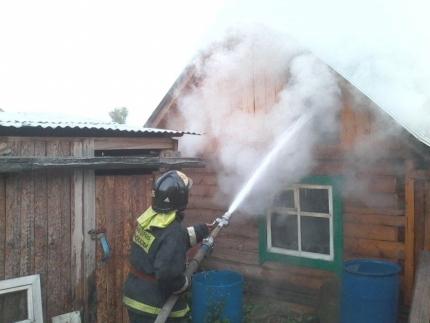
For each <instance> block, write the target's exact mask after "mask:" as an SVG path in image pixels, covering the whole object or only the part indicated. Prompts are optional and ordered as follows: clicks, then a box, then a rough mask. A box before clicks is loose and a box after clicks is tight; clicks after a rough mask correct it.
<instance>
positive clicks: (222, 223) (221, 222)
mask: <svg viewBox="0 0 430 323" xmlns="http://www.w3.org/2000/svg"><path fill="white" fill-rule="evenodd" d="M214 223H215V224H216V223H218V226H219V227H221V228H222V227H226V226H228V223H229V221H228V219H226V218H225V217H224V216H222V217H220V218H216V219H215V222H214Z"/></svg>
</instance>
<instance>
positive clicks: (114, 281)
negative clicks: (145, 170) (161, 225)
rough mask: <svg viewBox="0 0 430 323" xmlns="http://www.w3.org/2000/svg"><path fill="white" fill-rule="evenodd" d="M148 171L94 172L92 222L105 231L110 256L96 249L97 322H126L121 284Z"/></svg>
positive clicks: (146, 199)
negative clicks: (105, 173)
mask: <svg viewBox="0 0 430 323" xmlns="http://www.w3.org/2000/svg"><path fill="white" fill-rule="evenodd" d="M152 178H153V176H152V175H134V176H97V177H96V221H97V223H96V226H97V229H98V230H102V231H105V232H106V236H107V238H108V239H109V243H110V245H111V247H112V256H111V258H110V259H109V260H107V261H106V262H103V261H102V260H101V259H102V252H101V249H100V247H97V249H96V267H97V268H96V282H97V322H100V323H102V322H103V323H127V322H128V316H127V314H126V310H125V308H124V307H123V305H122V286H123V283H124V281H125V279H126V278H127V274H128V270H129V263H128V256H129V249H130V241H131V238H132V235H133V232H134V229H135V227H136V219H137V217H138V216H139V215H140V214H142V213H143V212H144V211H145V210H146V208H147V207H148V206H149V205H150V204H151V194H150V192H151V187H152Z"/></svg>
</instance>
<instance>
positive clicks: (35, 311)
mask: <svg viewBox="0 0 430 323" xmlns="http://www.w3.org/2000/svg"><path fill="white" fill-rule="evenodd" d="M0 321H1V322H5V323H9V322H10V323H12V322H15V323H16V322H18V323H27V322H35V323H42V322H43V315H42V301H41V294H40V278H39V275H33V276H26V277H20V278H14V279H8V280H3V281H0Z"/></svg>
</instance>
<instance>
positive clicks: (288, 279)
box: [151, 80, 428, 306]
mask: <svg viewBox="0 0 430 323" xmlns="http://www.w3.org/2000/svg"><path fill="white" fill-rule="evenodd" d="M282 81H283V80H280V82H281V83H282ZM281 83H280V84H277V85H276V84H275V85H274V84H270V82H261V83H259V82H255V83H254V87H253V88H252V89H250V90H249V91H244V92H243V93H242V94H239V95H240V96H241V97H239V98H238V103H237V104H236V106H237V107H238V108H240V109H242V110H244V111H248V112H249V113H255V111H258V110H259V109H266V108H267V106H270V105H271V104H273V102H275V101H276V97H277V94H278V93H279V91H280V89H281V88H282V84H281ZM255 84H264V86H256V87H255ZM364 102H366V103H365V104H361V105H360V106H356V105H354V102H353V101H352V100H351V98H350V97H349V94H348V93H346V94H345V93H344V97H343V106H342V109H341V111H340V113H339V126H340V129H339V137H338V141H337V142H335V143H333V142H330V143H324V142H322V143H320V144H319V145H318V146H317V147H316V148H315V159H316V161H317V162H316V166H315V168H314V169H313V170H312V172H311V174H310V175H324V176H340V177H342V178H343V182H344V185H343V187H342V191H343V192H342V204H343V210H342V218H343V220H342V221H343V239H342V240H343V255H342V257H343V259H344V260H347V259H350V258H358V257H360V258H362V257H366V258H378V259H386V260H390V261H394V262H397V263H399V264H400V265H401V266H402V268H403V270H404V269H405V259H406V263H408V264H409V265H408V266H406V267H408V269H407V270H406V272H407V276H408V277H409V278H406V279H405V278H404V271H402V293H403V294H405V298H404V300H405V302H406V304H408V302H409V299H408V298H410V294H411V290H412V286H413V275H414V272H415V265H416V264H415V261H414V258H412V259H410V258H411V257H410V254H411V252H410V251H409V252H407V250H406V249H405V236H407V234H406V233H405V231H406V217H405V213H406V211H405V208H406V201H405V198H406V193H405V181H406V176H407V174H406V166H405V165H406V163H407V160H412V161H415V162H416V163H422V155H421V153H417V149H416V147H415V146H416V145H417V140H416V139H415V138H411V136H410V135H409V134H407V133H406V131H404V130H402V129H401V128H400V126H398V125H397V124H396V123H395V121H394V120H392V119H391V118H390V117H388V116H387V115H385V114H384V112H382V111H381V110H380V108H379V107H377V106H375V105H374V104H371V102H370V101H369V100H367V101H366V100H364ZM164 110H165V111H164V115H163V116H161V117H160V118H159V119H158V120H156V123H154V124H151V126H157V127H163V126H164V127H176V128H181V127H183V126H184V125H183V123H182V121H181V118H180V117H179V118H175V116H177V115H179V114H180V113H179V111H178V107H177V102H176V101H175V100H173V101H171V102H169V103H168V104H167V105H166V106H165V109H164ZM172 119H173V120H174V121H172ZM175 122H176V123H175ZM385 127H387V129H393V131H391V132H388V133H389V134H387V133H385V132H384V131H381V130H385ZM208 146H211V147H214V146H215V145H212V144H211V145H208ZM179 149H181V148H180V145H179ZM366 149H367V151H366ZM418 150H419V149H418ZM369 153H375V154H376V156H374V157H372V156H370V155H367V154H369ZM425 154H427V155H428V149H427V152H426V153H425ZM203 156H206V158H207V160H208V164H210V163H211V162H213V163H212V166H211V167H207V169H205V170H189V171H188V173H189V175H190V176H191V177H192V178H193V180H194V183H195V185H194V186H193V189H192V191H191V198H190V203H189V207H188V212H187V214H188V216H187V218H186V222H188V223H193V222H201V221H203V220H204V221H210V220H213V219H214V218H215V217H217V216H219V215H221V214H222V213H223V212H225V210H226V209H227V208H228V205H227V203H228V201H219V200H216V198H215V196H216V192H217V191H218V190H219V188H218V186H217V166H216V163H215V162H214V159H213V152H211V148H209V149H208V152H205V153H204V154H203ZM369 157H370V158H369ZM424 187H425V188H426V190H428V184H427V186H424ZM426 194H427V193H426ZM421 195H422V194H421ZM421 195H419V196H418V197H417V198H418V199H419V198H420V196H421ZM426 196H428V194H427V195H426ZM421 197H422V196H421ZM426 205H427V204H426ZM423 207H426V208H428V206H423ZM258 221H259V220H258V219H257V218H252V217H251V218H250V217H240V216H235V217H234V218H233V220H232V223H231V225H230V227H229V228H227V229H226V230H223V231H222V233H221V234H220V236H219V239H217V242H216V248H215V250H214V252H213V254H212V256H211V257H210V259H208V260H207V261H206V262H205V266H206V267H208V268H224V269H225V268H230V269H232V270H238V271H240V272H242V273H243V274H244V275H245V277H246V278H247V282H248V288H249V290H251V291H252V290H254V291H256V292H257V293H258V294H262V293H263V294H264V293H266V294H268V295H272V296H275V295H281V296H282V297H284V299H286V300H289V301H292V302H294V303H301V304H306V305H311V306H316V305H317V303H318V294H319V291H320V288H321V286H322V285H323V284H324V283H325V282H326V281H327V280H329V279H331V278H333V277H335V276H336V274H335V273H333V272H330V271H324V270H318V269H313V268H305V267H298V266H294V265H286V264H282V263H276V262H264V263H261V259H260V257H259V245H258V243H259V242H258V241H259V230H258ZM415 230H416V225H414V228H413V229H411V230H409V232H410V231H413V232H415ZM409 235H410V234H409ZM417 239H418V240H419V239H421V240H419V241H418V242H416V241H415V240H417ZM423 239H424V238H423V237H421V236H419V237H414V236H413V237H412V242H411V243H406V245H409V246H407V247H408V248H409V249H410V250H413V251H412V253H416V252H419V251H417V250H416V248H415V245H416V243H421V244H422V243H423V241H424V240H423ZM426 241H428V238H427V240H426ZM262 287H264V288H262ZM408 295H409V296H408Z"/></svg>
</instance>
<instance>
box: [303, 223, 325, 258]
mask: <svg viewBox="0 0 430 323" xmlns="http://www.w3.org/2000/svg"><path fill="white" fill-rule="evenodd" d="M300 220H301V222H300V225H301V233H302V251H306V252H313V253H320V254H326V255H329V254H330V222H329V219H327V218H317V217H313V216H302V217H301V218H300Z"/></svg>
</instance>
